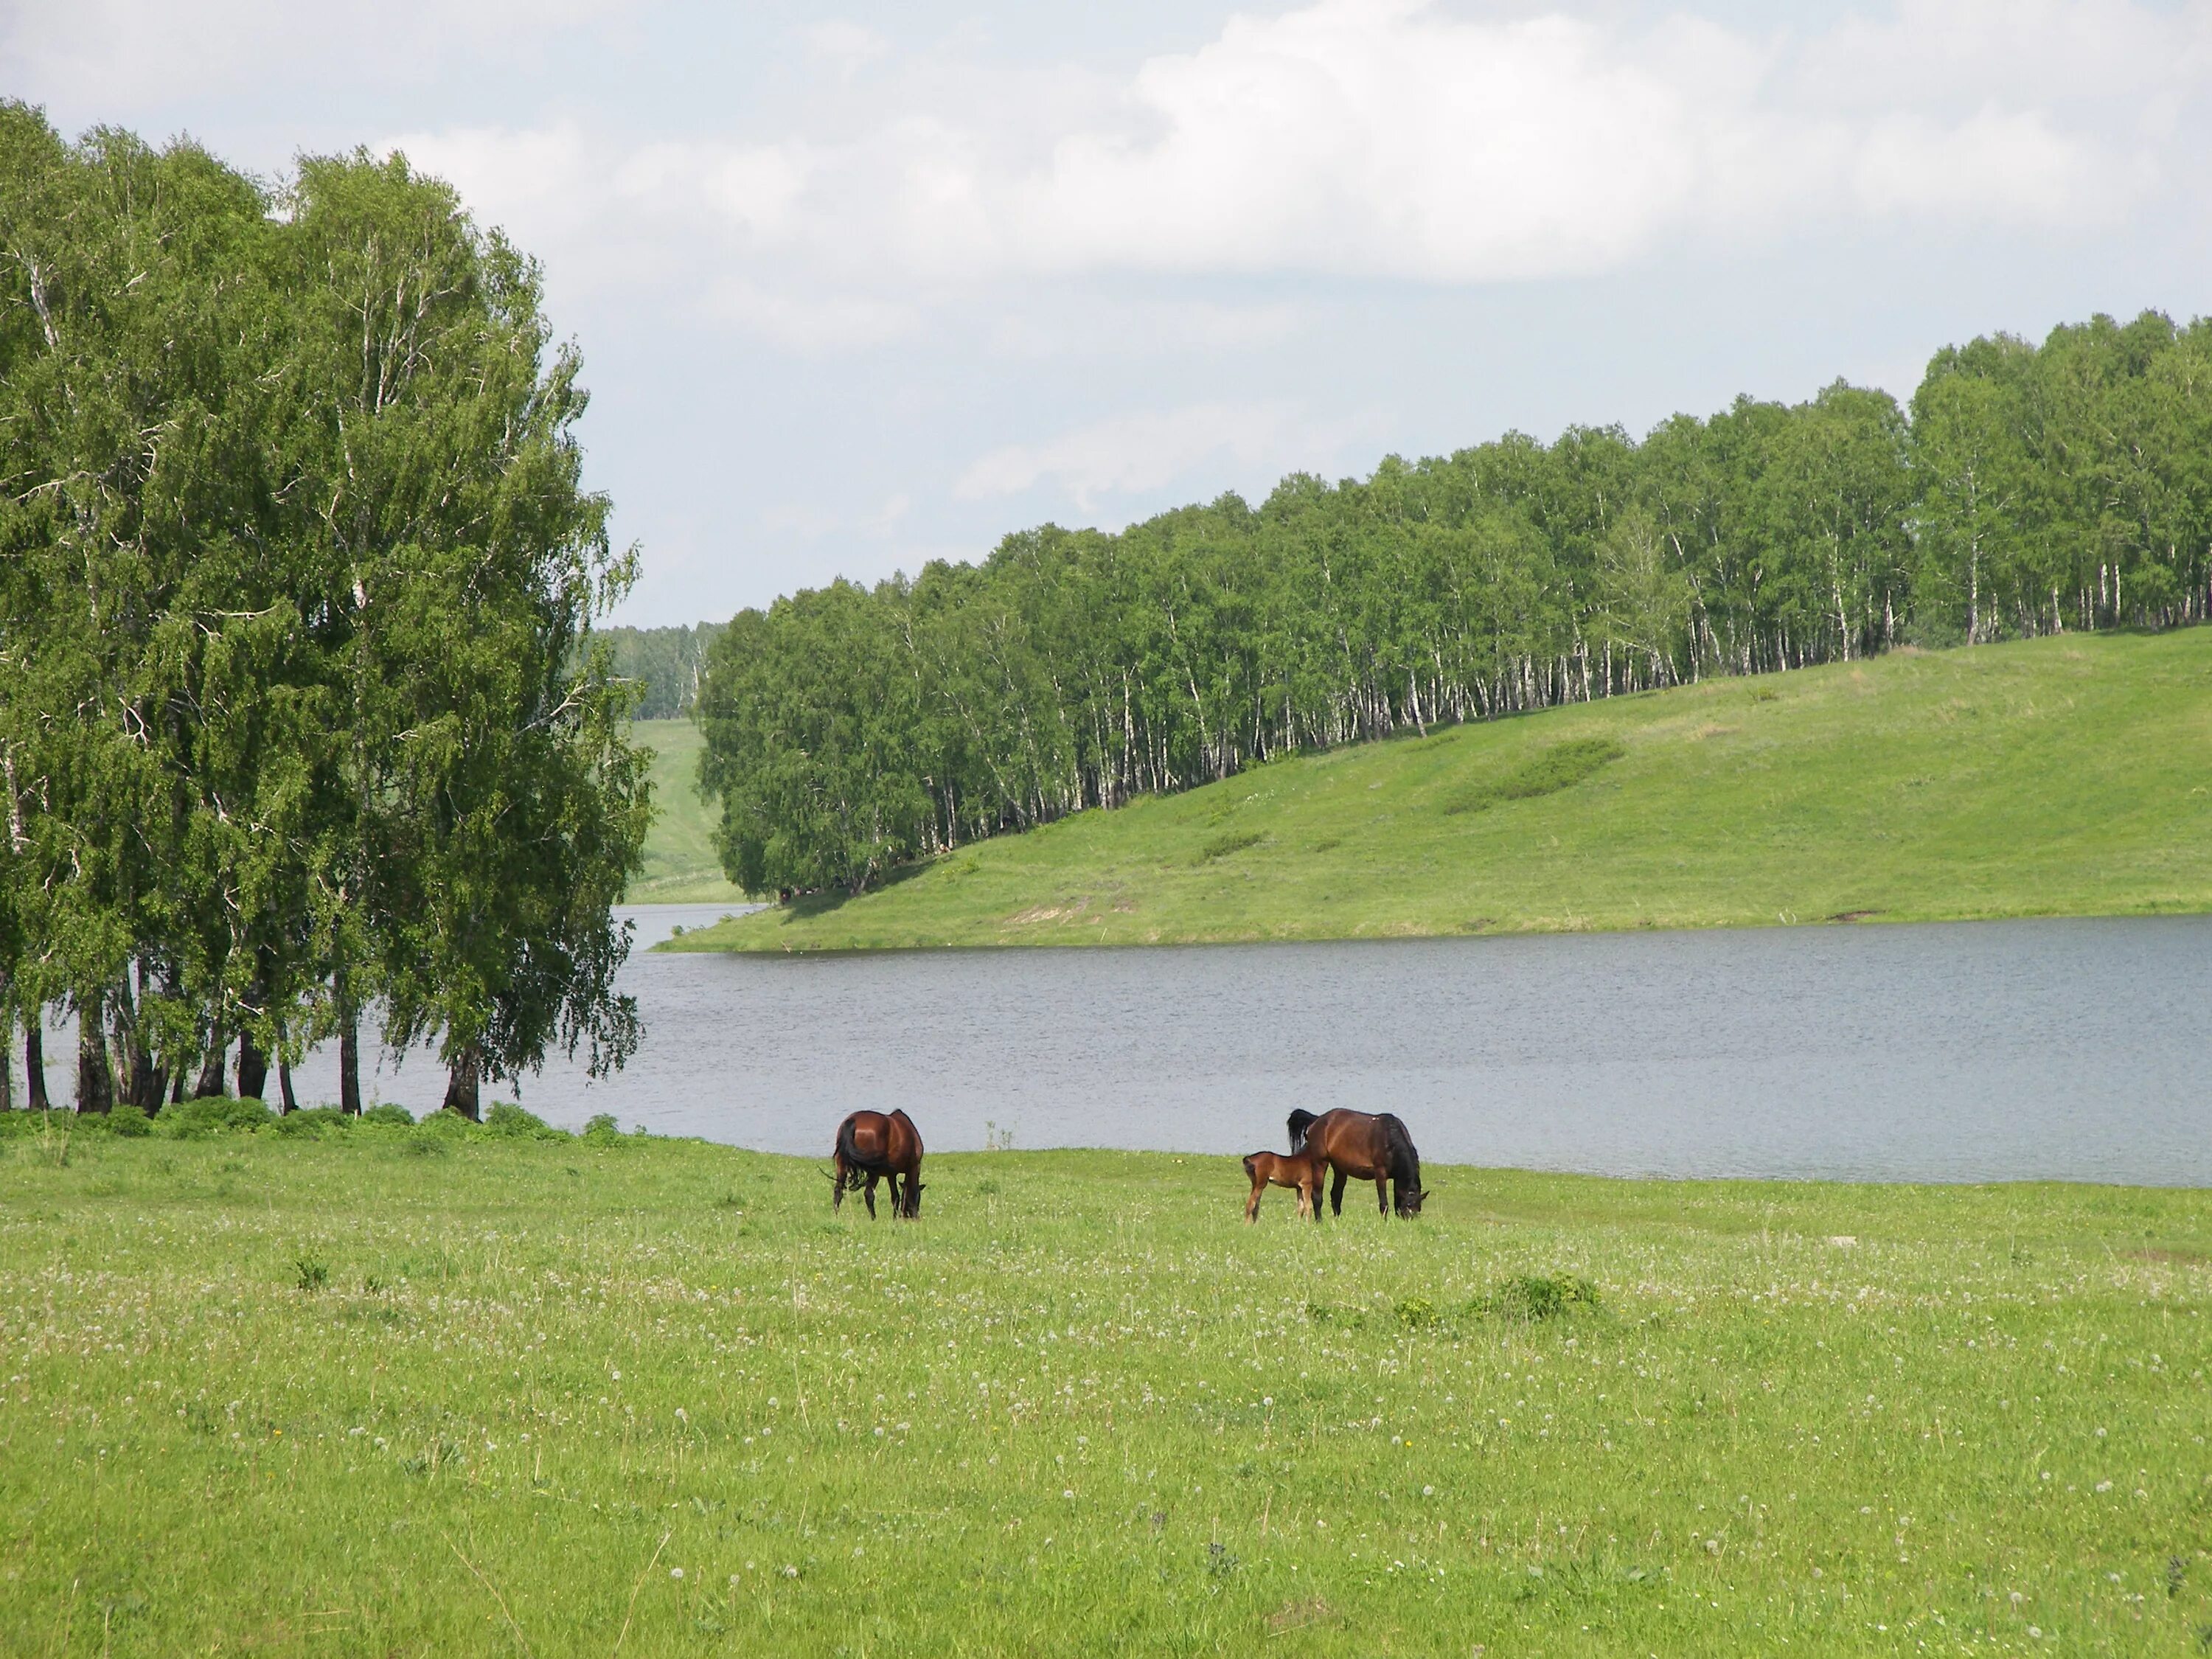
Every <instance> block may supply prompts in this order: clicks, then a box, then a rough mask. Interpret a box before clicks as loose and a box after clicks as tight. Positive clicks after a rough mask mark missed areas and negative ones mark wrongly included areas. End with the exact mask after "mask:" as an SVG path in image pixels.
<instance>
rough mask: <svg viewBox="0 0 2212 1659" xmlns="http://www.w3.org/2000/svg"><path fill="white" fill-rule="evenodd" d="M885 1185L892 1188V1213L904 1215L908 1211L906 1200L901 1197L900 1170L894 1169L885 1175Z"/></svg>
mask: <svg viewBox="0 0 2212 1659" xmlns="http://www.w3.org/2000/svg"><path fill="white" fill-rule="evenodd" d="M884 1186H886V1187H888V1188H890V1189H891V1214H892V1215H894V1216H902V1215H904V1214H905V1213H906V1204H905V1200H902V1199H901V1198H900V1197H899V1178H898V1171H897V1170H892V1171H891V1172H890V1174H889V1175H887V1176H884Z"/></svg>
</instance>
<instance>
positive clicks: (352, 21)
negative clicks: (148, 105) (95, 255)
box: [0, 0, 637, 118]
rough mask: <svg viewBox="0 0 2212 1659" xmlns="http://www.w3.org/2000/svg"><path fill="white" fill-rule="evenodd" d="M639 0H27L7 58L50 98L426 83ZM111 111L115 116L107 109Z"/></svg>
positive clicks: (10, 25) (6, 12)
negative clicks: (282, 81)
mask: <svg viewBox="0 0 2212 1659" xmlns="http://www.w3.org/2000/svg"><path fill="white" fill-rule="evenodd" d="M636 3H637V0H313V3H309V4H301V3H299V0H190V3H186V0H21V3H14V4H9V5H5V6H0V64H4V65H5V66H6V67H7V68H8V69H9V71H10V76H9V78H10V79H11V80H12V81H14V82H15V86H16V87H17V88H21V89H24V90H28V89H30V88H36V93H35V95H36V96H38V97H40V98H60V99H62V100H65V101H70V102H85V101H91V102H94V103H96V104H97V105H98V106H100V107H103V108H105V109H106V110H110V111H112V110H115V109H117V108H118V107H121V106H129V105H131V104H133V103H135V102H137V101H139V100H167V99H172V98H174V97H176V96H177V95H178V94H179V93H181V92H185V91H190V92H191V93H192V94H197V95H203V96H204V95H205V94H209V93H212V92H216V91H222V90H229V89H234V88H252V87H254V86H256V85H257V84H259V83H263V82H266V81H268V80H269V79H270V77H272V76H277V75H282V76H286V77H288V78H289V79H290V80H293V81H295V82H297V81H300V80H302V79H306V80H313V79H315V78H319V77H329V78H333V79H337V80H355V81H358V80H359V79H360V78H362V77H363V76H370V75H374V76H379V77H381V78H383V79H385V80H386V82H394V81H398V82H416V81H420V80H422V79H424V78H426V77H428V76H431V75H433V74H435V73H437V72H438V71H440V70H445V69H447V68H448V67H450V66H451V64H453V62H454V61H455V60H456V59H481V58H488V57H497V58H512V57H513V55H514V54H515V53H516V52H518V51H526V50H528V49H529V48H530V47H531V46H532V45H534V44H536V43H539V42H543V41H544V40H546V39H548V38H549V37H550V36H552V35H555V34H556V33H559V32H561V31H562V30H566V29H569V28H573V27H577V26H579V25H583V24H587V23H592V22H595V21H602V20H605V19H607V18H610V17H614V16H617V15H621V14H623V13H625V12H628V11H629V10H631V9H633V7H634V6H635V4H636ZM107 118H112V116H109V117H107Z"/></svg>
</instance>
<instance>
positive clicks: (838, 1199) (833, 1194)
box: [829, 1152, 845, 1215]
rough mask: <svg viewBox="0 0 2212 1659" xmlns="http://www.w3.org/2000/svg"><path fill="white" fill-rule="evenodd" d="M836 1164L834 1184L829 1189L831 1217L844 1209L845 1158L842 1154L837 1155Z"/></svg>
mask: <svg viewBox="0 0 2212 1659" xmlns="http://www.w3.org/2000/svg"><path fill="white" fill-rule="evenodd" d="M836 1163H837V1180H836V1185H835V1186H833V1187H832V1188H830V1189H829V1213H830V1214H831V1215H836V1214H839V1213H841V1212H842V1211H843V1209H844V1207H845V1158H844V1155H843V1154H842V1152H841V1153H839V1154H838V1156H837V1160H836Z"/></svg>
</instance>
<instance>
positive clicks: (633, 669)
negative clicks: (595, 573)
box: [592, 622, 722, 720]
mask: <svg viewBox="0 0 2212 1659" xmlns="http://www.w3.org/2000/svg"><path fill="white" fill-rule="evenodd" d="M721 631H722V625H721V624H720V623H710V622H702V623H697V624H696V625H695V626H692V627H684V626H682V625H680V624H679V625H678V626H676V627H673V628H627V627H612V628H598V629H593V630H592V643H593V644H604V645H605V647H606V648H607V651H608V653H609V657H608V660H609V661H610V662H611V664H612V665H613V668H614V673H615V678H617V679H622V680H627V681H629V683H630V684H631V685H632V686H634V687H635V689H636V692H637V709H636V714H637V718H638V719H640V720H678V719H680V718H681V717H683V716H684V715H686V714H690V712H691V709H692V706H693V705H694V704H695V703H696V702H697V701H698V697H699V682H700V681H701V680H702V678H705V675H706V671H707V651H708V647H710V646H712V645H713V644H714V638H715V635H719V634H720V632H721Z"/></svg>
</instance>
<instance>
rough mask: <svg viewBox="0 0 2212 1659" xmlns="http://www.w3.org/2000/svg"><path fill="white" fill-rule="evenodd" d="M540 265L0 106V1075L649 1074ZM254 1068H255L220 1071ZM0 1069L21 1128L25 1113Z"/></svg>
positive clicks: (92, 1093)
mask: <svg viewBox="0 0 2212 1659" xmlns="http://www.w3.org/2000/svg"><path fill="white" fill-rule="evenodd" d="M579 372H580V363H579V361H578V359H577V357H576V356H575V354H574V351H573V350H570V349H565V348H560V347H556V345H554V344H553V343H552V341H551V338H550V331H549V330H548V327H547V325H546V323H545V320H544V316H543V313H542V309H541V305H540V282H539V274H538V269H537V267H536V266H535V264H533V263H532V261H530V260H529V259H527V258H525V257H524V256H523V255H521V254H520V252H517V251H516V250H515V249H514V248H513V246H510V245H509V244H508V243H507V241H506V240H504V239H503V238H502V237H501V236H500V235H499V234H497V233H496V232H492V231H487V230H484V229H482V228H478V227H477V225H476V224H475V223H474V222H472V221H471V218H470V217H469V216H468V215H467V213H466V212H465V210H464V209H463V207H462V205H461V204H460V203H459V201H458V200H457V199H456V198H455V197H454V196H453V192H452V191H450V190H449V189H448V188H447V186H445V185H442V184H441V183H438V182H437V181H435V180H434V179H428V178H424V177H422V176H420V175H417V174H416V173H413V172H412V171H410V168H409V167H408V165H407V163H406V162H405V161H404V159H402V158H400V157H398V156H392V157H388V158H384V159H375V158H372V157H370V156H369V155H368V154H367V153H366V152H361V153H356V154H354V155H340V156H330V157H308V158H305V159H303V160H301V161H300V162H299V164H298V166H297V169H296V172H295V174H294V175H293V176H291V177H290V178H289V179H286V180H284V181H283V182H282V183H281V184H273V185H272V184H269V183H265V182H263V181H258V180H256V179H251V178H248V177H246V175H244V174H242V173H239V172H238V171H236V170H234V169H233V168H230V167H227V166H225V165H224V164H223V163H222V162H221V161H218V160H216V158H215V157H213V156H211V155H209V154H207V153H206V152H205V151H204V150H203V149H199V148H197V146H195V145H193V144H191V143H188V142H179V143H175V144H173V145H171V146H169V147H167V148H166V149H155V148H152V147H149V146H148V145H146V144H144V143H141V142H140V141H139V140H137V139H136V138H134V137H131V135H129V134H128V133H124V132H119V131H112V130H100V131H94V132H93V133H91V134H90V135H88V137H85V138H84V139H82V141H80V142H76V143H70V142H68V141H65V140H64V139H63V138H62V137H59V136H58V135H57V134H56V133H55V132H54V131H53V130H52V127H51V126H50V125H48V123H47V122H46V118H44V116H43V114H42V113H41V112H39V111H37V110H35V109H32V108H29V107H27V106H23V105H21V104H0V789H4V795H5V816H4V820H0V824H3V825H4V829H3V830H0V833H4V843H0V844H4V848H5V854H4V858H0V1038H5V1039H6V1040H5V1042H4V1043H0V1054H4V1052H5V1049H6V1048H12V1046H13V1037H12V1035H11V1028H13V1027H14V1026H15V1024H16V1022H18V1021H20V1022H21V1027H22V1030H23V1032H24V1057H25V1060H26V1062H27V1064H26V1071H27V1094H28V1099H27V1103H28V1104H30V1105H33V1106H43V1105H45V1104H46V1099H45V1087H46V1081H45V1066H44V1056H43V1042H44V1029H43V1028H44V1024H45V1017H46V1014H47V1013H48V1012H51V1011H53V1010H56V1009H64V1010H67V1011H69V1012H73V1013H74V1014H75V1015H76V1017H77V1029H78V1054H77V1066H76V1102H77V1105H78V1108H79V1109H80V1110H91V1111H104V1110H108V1109H112V1108H113V1107H115V1106H117V1105H118V1104H121V1105H129V1106H132V1107H136V1108H138V1109H142V1110H145V1111H157V1110H159V1109H161V1107H162V1106H163V1105H164V1104H165V1103H170V1102H174V1101H178V1100H180V1099H183V1098H184V1097H186V1096H187V1095H188V1094H189V1095H195V1096H198V1095H213V1094H222V1093H226V1092H228V1091H229V1090H230V1089H231V1088H232V1087H233V1086H235V1089H236V1091H237V1092H238V1093H239V1094H240V1095H241V1096H250V1097H260V1096H261V1095H263V1093H264V1091H265V1090H266V1087H267V1085H268V1081H269V1072H270V1066H271V1064H272V1063H273V1064H274V1066H275V1067H276V1073H277V1077H276V1084H277V1088H278V1091H279V1093H280V1096H281V1097H282V1099H283V1103H284V1105H285V1106H286V1107H288V1108H289V1107H290V1106H291V1105H293V1104H294V1102H293V1100H292V1098H291V1096H292V1089H291V1084H290V1077H289V1064H290V1062H291V1060H294V1059H295V1058H296V1057H297V1056H298V1054H299V1053H300V1051H301V1048H302V1047H303V1046H304V1045H307V1044H308V1043H311V1042H316V1041H318V1040H320V1039H322V1038H325V1037H328V1036H336V1037H337V1039H338V1042H339V1045H340V1050H341V1062H342V1063H341V1071H342V1084H341V1091H342V1094H343V1100H342V1102H341V1104H342V1105H343V1107H344V1108H345V1109H348V1110H355V1111H357V1110H358V1109H360V1105H361V1100H360V1081H359V1058H358V1048H359V1034H360V1027H361V1024H362V1021H363V1019H364V1018H374V1021H375V1022H376V1023H377V1024H378V1025H379V1027H380V1031H381V1035H382V1036H383V1039H384V1041H385V1042H387V1043H390V1044H392V1045H395V1046H397V1045H401V1044H412V1043H416V1042H425V1041H429V1042H435V1043H436V1045H437V1046H438V1048H439V1050H440V1052H441V1055H442V1057H443V1059H444V1060H445V1062H446V1063H447V1066H448V1068H449V1083H448V1088H447V1103H448V1104H449V1105H451V1106H453V1107H454V1108H455V1109H458V1110H459V1111H462V1112H464V1113H465V1114H467V1115H471V1116H474V1115H477V1107H478V1091H479V1090H480V1088H481V1086H482V1084H483V1080H484V1079H495V1078H498V1077H501V1076H513V1075H514V1074H516V1073H519V1072H521V1071H524V1070H526V1069H528V1068H531V1067H532V1066H535V1065H537V1064H538V1062H539V1061H540V1060H542V1058H543V1057H544V1054H545V1053H546V1051H547V1049H548V1048H549V1047H555V1046H557V1047H559V1048H562V1049H564V1050H566V1051H567V1052H568V1053H571V1054H573V1053H574V1052H575V1050H576V1048H578V1046H579V1045H582V1046H584V1047H586V1048H587V1049H588V1051H589V1057H590V1060H591V1063H592V1065H593V1066H595V1067H605V1066H610V1065H613V1064H617V1063H618V1062H619V1061H620V1060H622V1059H623V1057H624V1056H625V1055H626V1054H628V1053H629V1051H630V1049H631V1048H633V1047H634V1046H635V1042H636V1037H637V1022H636V1015H635V1009H634V1007H633V1006H631V1004H630V1003H629V1000H627V999H626V998H624V997H623V996H622V995H620V994H617V991H616V989H615V986H614V975H615V972H616V969H617V968H618V967H619V966H620V964H621V963H622V961H623V957H624V955H625V953H626V951H627V949H628V936H627V933H625V932H624V931H623V930H622V929H620V928H617V927H615V926H614V925H613V923H612V921H611V906H612V904H613V903H614V902H616V901H617V900H618V899H619V898H620V896H621V895H622V891H623V884H624V882H625V880H626V879H627V878H628V876H629V872H631V871H632V870H634V869H635V868H636V867H637V866H638V864H639V861H640V849H641V843H642V841H643V838H644V836H645V832H646V828H647V820H648V817H649V813H650V801H649V788H648V787H647V781H646V772H645V766H644V760H643V757H641V755H640V754H639V753H638V752H637V751H636V750H634V749H633V748H632V747H631V744H630V742H629V715H630V711H631V708H632V706H633V703H634V702H635V693H634V690H633V688H632V687H630V686H629V685H628V684H625V683H624V682H623V680H621V679H620V678H618V677H617V674H616V673H615V671H614V669H613V666H612V664H611V659H610V654H609V653H608V651H607V650H606V648H605V647H604V645H598V644H594V642H593V641H592V621H593V619H594V618H595V617H598V616H599V615H602V614H604V612H605V610H606V608H607V607H608V606H610V605H612V604H613V603H615V602H616V601H617V599H619V598H620V596H621V594H622V593H623V591H624V590H625V588H626V587H627V586H628V584H629V580H631V577H632V574H633V568H634V563H635V561H634V558H633V557H632V556H629V555H627V554H618V553H617V552H615V551H614V550H612V549H611V547H610V544H609V542H608V538H607V533H606V522H607V516H608V513H609V504H608V502H607V501H606V499H605V497H604V496H603V495H597V494H594V493H592V492H591V491H589V490H587V489H585V488H584V487H583V485H582V483H581V475H580V468H581V456H580V450H579V448H578V446H577V443H576V440H575V435H574V424H575V422H576V420H577V419H578V417H579V416H580V415H581V414H582V412H583V410H584V408H585V402H586V399H585V393H584V392H583V389H582V387H581V386H580V384H579V380H578V374H579ZM233 1048H235V1051H236V1061H235V1072H234V1073H233V1072H232V1070H231V1058H230V1056H231V1054H232V1050H233ZM12 1093H13V1085H12V1079H11V1077H10V1067H9V1066H8V1065H7V1064H5V1063H0V1106H6V1105H9V1104H12V1103H13V1101H12Z"/></svg>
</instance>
